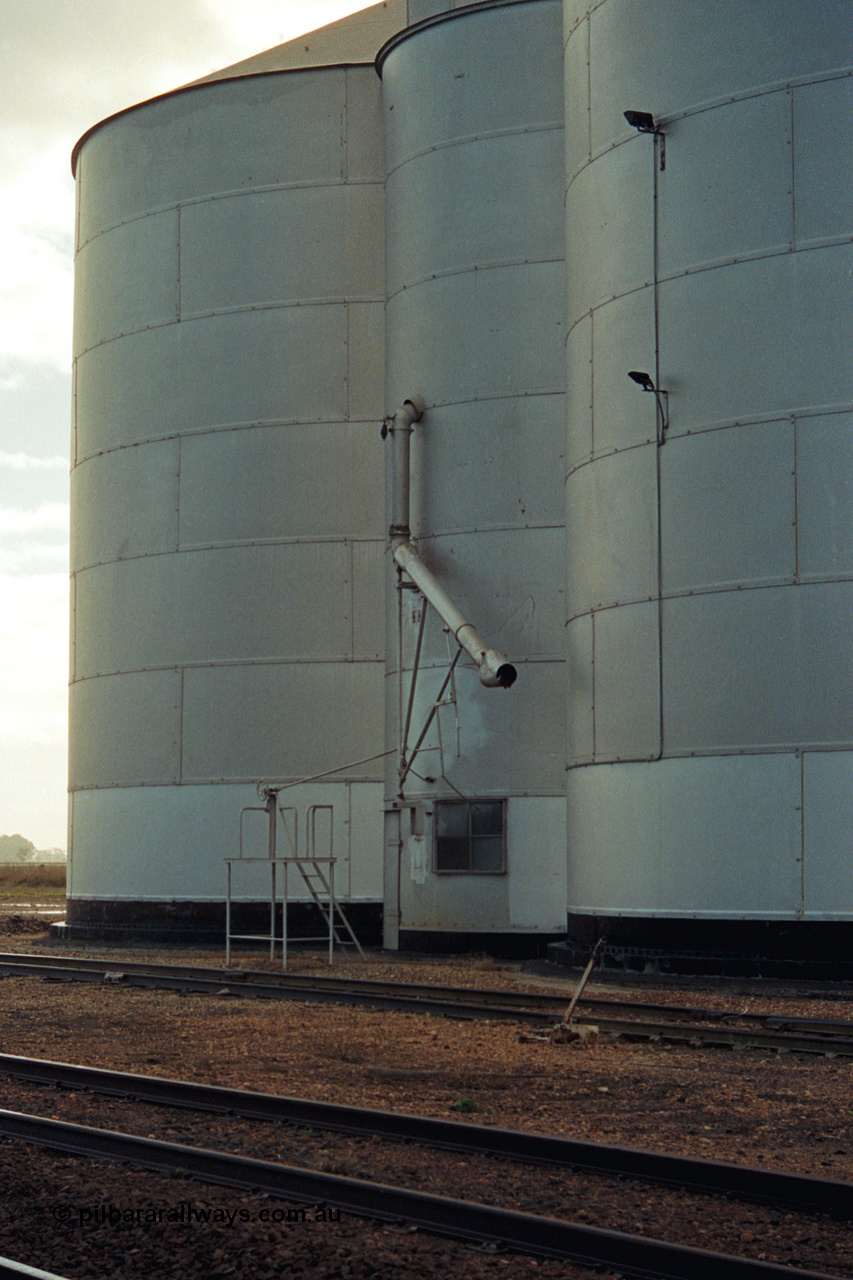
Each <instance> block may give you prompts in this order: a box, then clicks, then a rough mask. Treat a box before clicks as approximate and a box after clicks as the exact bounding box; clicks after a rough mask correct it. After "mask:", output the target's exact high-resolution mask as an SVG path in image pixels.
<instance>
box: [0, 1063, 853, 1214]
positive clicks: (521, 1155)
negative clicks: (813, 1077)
mask: <svg viewBox="0 0 853 1280" xmlns="http://www.w3.org/2000/svg"><path fill="white" fill-rule="evenodd" d="M3 1073H5V1074H6V1075H8V1076H12V1077H14V1078H16V1079H21V1080H27V1081H30V1082H33V1083H36V1084H44V1085H49V1086H59V1087H61V1088H67V1089H74V1090H76V1091H79V1090H89V1091H91V1092H93V1093H98V1094H106V1095H108V1096H113V1097H115V1096H118V1097H123V1098H131V1099H133V1100H135V1101H139V1102H147V1103H152V1104H155V1105H158V1106H170V1107H182V1108H185V1109H190V1110H194V1111H205V1112H213V1113H215V1114H220V1115H236V1116H242V1117H244V1118H246V1119H251V1120H260V1121H263V1122H265V1123H286V1124H291V1125H298V1126H301V1127H308V1128H316V1129H330V1130H334V1131H336V1132H339V1133H349V1134H355V1135H358V1136H369V1137H381V1138H386V1139H393V1140H396V1141H403V1142H413V1143H419V1144H421V1145H422V1146H430V1147H440V1148H444V1149H450V1150H454V1151H462V1152H465V1153H466V1154H469V1155H489V1156H499V1157H503V1158H505V1159H511V1160H518V1161H524V1162H526V1163H534V1164H549V1165H558V1166H560V1167H562V1168H566V1169H571V1170H572V1171H583V1172H588V1173H596V1174H603V1175H606V1176H609V1177H618V1178H633V1179H635V1180H637V1181H642V1182H654V1183H663V1184H666V1185H669V1186H677V1187H681V1188H688V1189H690V1190H694V1191H699V1192H703V1193H706V1194H707V1193H711V1194H717V1195H723V1196H736V1197H738V1198H739V1199H743V1200H750V1201H759V1202H762V1203H769V1204H773V1205H780V1206H785V1207H788V1208H794V1209H798V1210H800V1211H807V1212H814V1211H817V1212H820V1213H829V1214H833V1215H835V1216H836V1217H840V1218H849V1217H853V1185H851V1184H850V1183H848V1182H840V1181H838V1180H835V1179H826V1178H818V1177H814V1176H812V1175H809V1174H792V1173H777V1172H774V1171H772V1170H769V1169H759V1168H751V1167H749V1166H745V1165H737V1164H731V1163H726V1162H719V1161H711V1160H701V1159H694V1158H692V1157H687V1156H672V1155H665V1154H663V1153H659V1152H654V1151H644V1150H638V1149H636V1148H631V1147H621V1146H615V1145H610V1144H607V1143H598V1142H583V1141H576V1140H575V1139H572V1138H560V1137H552V1136H550V1135H547V1134H541V1133H526V1132H523V1131H521V1130H516V1129H496V1128H492V1127H490V1126H486V1125H473V1124H464V1123H462V1122H460V1121H457V1120H439V1119H434V1118H432V1117H428V1116H415V1115H408V1114H406V1113H404V1112H394V1111H377V1110H374V1109H372V1108H368V1107H349V1106H342V1105H340V1104H338V1103H329V1102H315V1101H313V1100H311V1099H306V1098H294V1097H288V1096H286V1095H285V1096H281V1095H279V1094H271V1093H260V1092H256V1091H254V1090H245V1089H232V1088H227V1087H223V1086H221V1085H208V1084H198V1083H195V1082H190V1081H185V1080H172V1079H168V1078H166V1077H163V1076H141V1075H135V1074H133V1073H131V1072H126V1071H107V1070H104V1069H103V1068H99V1067H86V1066H80V1065H78V1064H75V1063H67V1062H52V1061H49V1060H45V1059H41V1058H25V1057H17V1056H13V1055H10V1054H0V1075H2V1074H3Z"/></svg>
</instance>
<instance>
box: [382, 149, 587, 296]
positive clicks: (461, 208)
mask: <svg viewBox="0 0 853 1280" xmlns="http://www.w3.org/2000/svg"><path fill="white" fill-rule="evenodd" d="M562 149H563V135H562V130H561V129H559V128H554V127H552V128H548V129H544V130H542V131H540V132H535V133H522V134H518V133H510V134H504V135H502V136H501V135H499V136H497V137H486V138H475V139H468V138H466V139H460V141H459V142H458V144H456V145H454V146H448V147H441V148H439V149H437V150H430V151H427V152H426V153H424V154H422V155H418V156H416V157H415V158H414V159H412V160H410V161H408V162H407V163H406V164H405V165H404V166H403V167H402V168H401V169H398V170H397V171H396V172H393V173H391V174H390V175H389V178H388V204H389V210H390V211H392V214H393V217H392V219H391V220H390V221H389V226H388V235H389V237H390V238H391V239H394V238H395V237H397V236H402V235H405V237H406V244H407V250H408V251H407V253H406V256H405V258H402V257H401V256H400V255H397V254H392V255H391V258H390V264H391V266H393V268H394V274H393V275H389V279H388V293H389V295H390V296H393V295H394V294H395V293H397V292H398V291H399V290H400V289H402V288H405V287H406V286H408V285H411V284H413V283H415V282H417V281H419V280H423V279H429V278H431V277H432V276H433V275H434V274H438V273H442V272H448V271H459V270H465V271H470V270H472V269H473V268H474V267H476V266H479V268H480V269H482V268H483V267H484V266H486V265H488V264H490V263H507V262H518V261H524V260H525V259H526V258H528V257H529V255H530V250H531V245H535V246H536V252H537V253H538V254H539V255H541V257H542V258H545V259H558V260H562V258H563V256H564V254H565V226H564V223H563V219H562V218H561V217H559V216H558V214H559V210H558V208H557V207H556V206H555V204H554V202H553V201H541V202H538V203H535V202H533V201H529V200H507V191H512V190H517V191H525V190H529V189H530V188H531V187H533V188H536V187H540V186H541V185H542V181H543V174H546V173H554V172H555V171H559V169H560V168H561V167H562V154H563V151H562ZM436 210H441V214H442V216H441V217H435V216H430V211H432V212H433V215H434V212H435V211H436Z"/></svg>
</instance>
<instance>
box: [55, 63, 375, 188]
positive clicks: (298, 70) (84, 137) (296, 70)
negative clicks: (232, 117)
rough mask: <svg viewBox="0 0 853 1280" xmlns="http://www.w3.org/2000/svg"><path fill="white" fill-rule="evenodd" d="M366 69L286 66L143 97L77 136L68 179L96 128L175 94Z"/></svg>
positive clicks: (329, 65)
mask: <svg viewBox="0 0 853 1280" xmlns="http://www.w3.org/2000/svg"><path fill="white" fill-rule="evenodd" d="M369 66H370V63H369V62H330V63H325V64H324V65H323V66H319V67H288V68H286V69H282V70H277V71H250V72H247V73H246V74H245V75H241V76H223V77H222V79H221V80H201V81H193V82H192V83H191V84H183V85H180V86H179V88H177V89H167V90H166V91H165V92H164V93H155V94H154V97H153V98H145V99H144V100H143V101H142V102H134V103H133V105H132V106H129V107H122V108H121V109H120V110H119V111H114V112H113V114H112V115H111V116H105V117H104V119H103V120H99V121H98V122H97V124H93V125H91V126H90V127H89V128H88V129H87V130H86V132H85V133H82V134H81V135H80V137H79V138H78V139H77V141H76V142H75V144H74V147H73V149H72V152H71V174H72V177H74V178H76V177H77V161H78V160H79V158H80V152H81V151H82V149H83V147H84V145H85V144H86V143H87V142H88V141H89V139H90V138H91V137H92V135H93V134H94V133H97V132H98V130H99V129H103V128H104V126H105V125H108V124H112V123H113V121H114V120H120V119H121V117H122V116H128V115H130V114H131V113H132V112H134V111H142V110H143V109H144V108H145V107H150V106H153V105H154V103H155V102H165V101H166V99H167V98H176V97H178V95H179V94H183V93H195V92H200V91H203V90H205V89H215V88H217V87H218V86H220V85H223V84H236V83H237V82H238V81H240V80H258V79H260V78H261V77H262V76H292V75H304V74H305V73H306V72H308V73H310V72H315V71H346V70H348V69H349V68H350V67H369Z"/></svg>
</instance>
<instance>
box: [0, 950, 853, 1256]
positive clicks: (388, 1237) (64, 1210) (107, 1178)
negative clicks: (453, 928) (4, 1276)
mask: <svg viewBox="0 0 853 1280" xmlns="http://www.w3.org/2000/svg"><path fill="white" fill-rule="evenodd" d="M0 947H2V949H5V950H18V951H27V950H40V951H41V950H48V951H52V952H56V953H58V954H62V955H67V954H72V953H73V950H74V949H73V948H68V947H64V946H63V947H59V946H56V945H53V944H49V943H45V942H44V941H43V939H42V938H41V937H40V936H39V935H20V936H16V935H6V936H4V937H3V938H2V939H0ZM78 953H79V954H89V955H91V954H93V952H92V950H89V951H88V952H83V951H79V952H78ZM97 954H99V955H115V956H116V957H117V958H119V959H122V958H123V959H133V960H143V959H155V958H156V959H158V960H163V959H165V960H167V961H168V960H171V961H173V962H174V963H177V964H184V963H198V964H203V965H221V963H222V956H221V954H220V953H211V952H204V953H192V952H185V951H180V952H178V951H172V952H168V953H165V954H158V955H156V956H155V955H154V954H152V953H150V952H143V951H142V950H138V949H137V950H132V951H122V952H109V951H107V950H99V951H98V952H97ZM239 963H240V965H241V967H246V968H253V969H264V968H268V967H269V965H268V964H267V963H266V962H264V961H263V960H261V959H260V958H258V957H257V956H252V957H251V958H248V959H241V960H240V962H239ZM292 968H297V969H299V970H301V971H303V972H316V973H326V972H328V967H327V966H326V965H324V964H323V963H322V962H321V961H320V960H318V959H312V958H310V957H301V958H299V959H298V960H297V961H296V962H295V964H294V965H293V966H292ZM335 972H336V973H340V974H345V975H346V976H352V977H360V976H368V975H369V976H370V977H375V978H386V977H390V978H396V979H398V980H400V981H426V982H429V981H434V982H437V983H438V982H440V983H452V984H458V985H471V986H490V987H507V988H511V989H514V990H523V989H545V990H549V991H553V990H558V991H565V992H566V993H567V995H568V994H569V993H570V991H571V979H570V978H569V976H568V975H565V974H562V973H560V972H559V971H558V973H557V976H556V977H550V978H546V977H543V976H540V975H538V974H531V973H529V972H527V973H526V972H524V971H523V970H522V967H521V966H518V965H513V964H507V963H504V962H495V961H492V960H488V959H483V958H471V959H466V960H458V959H457V960H448V961H437V960H423V959H419V960H412V959H403V960H398V959H396V958H393V957H385V956H379V955H377V956H372V957H370V958H369V959H368V961H367V962H366V963H361V962H358V963H354V962H353V961H350V960H347V961H345V962H344V963H342V964H341V965H340V967H336V970H335ZM619 994H620V996H625V995H630V994H632V989H631V988H630V987H628V988H625V987H623V988H622V989H621V990H620V992H619ZM634 994H638V997H639V998H646V999H654V1000H655V1001H657V1002H661V1001H669V1002H672V1003H679V1004H681V1003H694V1002H695V1003H697V1004H699V1005H702V1006H706V1007H707V1006H716V1007H727V1008H731V1007H735V1008H739V1009H745V1008H747V1007H748V1008H750V1009H762V1010H764V1009H767V1010H770V1011H775V1012H781V1011H782V1010H784V1011H785V1012H787V1013H789V1014H793V1013H797V1014H802V1015H804V1016H809V1015H815V1016H817V1015H828V1016H831V1017H835V1018H838V1017H844V1016H845V1015H846V1012H847V1008H846V1000H847V994H848V993H847V992H846V991H845V990H844V989H843V988H837V989H834V990H832V991H831V992H827V993H826V994H827V995H828V996H829V997H831V998H828V999H824V998H821V997H822V993H821V992H819V991H818V990H816V989H815V988H813V987H809V988H802V989H797V988H792V987H786V988H783V987H781V986H779V985H778V984H776V985H772V984H770V985H768V984H763V985H762V984H756V983H751V984H736V983H728V984H708V983H705V984H703V985H702V989H701V991H699V990H697V991H695V992H690V991H687V990H684V989H680V990H678V991H677V992H676V991H672V990H667V989H664V990H661V989H655V990H654V991H653V992H652V991H650V990H648V989H644V990H642V991H641V992H638V993H637V992H634ZM0 1025H2V1027H3V1031H4V1034H3V1040H2V1049H3V1051H4V1052H7V1053H24V1054H29V1055H31V1056H34V1057H50V1058H57V1059H61V1060H64V1061H76V1062H83V1063H87V1064H90V1065H93V1066H104V1067H113V1068H116V1069H119V1070H128V1071H137V1072H143V1073H150V1074H157V1075H164V1076H173V1077H180V1078H184V1079H189V1080H204V1081H206V1082H210V1083H214V1084H222V1085H231V1086H236V1087H244V1088H254V1089H261V1090H265V1091H269V1092H273V1093H287V1094H295V1095H299V1096H303V1097H311V1098H316V1099H320V1100H324V1101H337V1102H345V1103H353V1104H359V1105H365V1106H373V1107H381V1108H384V1109H388V1110H397V1111H408V1112H416V1113H420V1114H424V1115H435V1116H442V1117H450V1118H456V1119H465V1120H469V1121H470V1122H471V1123H474V1124H478V1123H484V1124H494V1125H502V1126H505V1127H509V1128H518V1129H530V1130H537V1131H540V1132H546V1133H554V1134H563V1135H566V1136H571V1137H578V1138H586V1139H591V1140H595V1141H605V1142H616V1143H623V1144H626V1145H631V1146H639V1147H649V1148H654V1149H656V1150H662V1151H670V1152H673V1153H677V1154H687V1155H696V1156H704V1157H708V1158H716V1159H728V1160H733V1161H737V1162H739V1163H743V1164H754V1165H761V1166H763V1167H766V1168H771V1167H772V1168H778V1169H789V1170H795V1171H799V1172H804V1173H813V1174H817V1175H820V1176H823V1177H833V1178H840V1179H844V1180H853V1133H851V1127H850V1126H851V1123H853V1075H852V1074H851V1073H853V1064H850V1063H849V1062H847V1061H845V1060H843V1059H826V1058H815V1059H812V1058H806V1057H799V1056H795V1055H785V1056H779V1055H776V1054H768V1053H764V1052H757V1051H742V1052H733V1051H729V1050H704V1049H703V1050H697V1049H688V1048H674V1047H667V1046H652V1045H642V1044H622V1043H618V1042H617V1043H606V1042H602V1043H601V1044H600V1045H599V1046H598V1047H597V1048H574V1047H571V1046H554V1045H551V1044H549V1043H546V1042H543V1041H538V1040H531V1039H530V1038H529V1035H522V1034H520V1029H519V1028H518V1027H515V1026H512V1025H511V1024H506V1023H503V1022H496V1023H467V1022H461V1021H458V1022H457V1021H451V1020H446V1019H441V1020H439V1019H434V1018H429V1017H425V1016H420V1015H415V1014H392V1013H381V1012H374V1011H370V1010H365V1009H349V1008H345V1007H343V1006H336V1005H316V1006H311V1005H304V1004H301V1005H288V1004H285V1003H282V1004H278V1003H275V1004H273V1003H271V1002H266V1001H254V1000H246V999H242V998H217V997H211V996H195V995H188V996H181V995H179V994H177V993H172V992H157V991H144V990H136V989H123V988H121V986H119V985H116V984H110V985H107V986H103V987H101V986H98V987H92V986H88V985H85V986H84V985H80V986H76V985H73V986H68V985H64V984H63V985H61V986H60V985H59V984H55V983H50V982H45V981H44V980H41V979H23V978H6V979H4V980H2V981H0ZM0 1097H2V1098H3V1101H2V1104H0V1105H2V1106H3V1107H5V1108H7V1109H12V1110H21V1111H31V1112H33V1113H37V1114H42V1115H48V1116H54V1117H56V1118H59V1119H67V1120H74V1121H79V1122H82V1123H88V1124H95V1125H101V1126H103V1127H105V1128H122V1129H125V1130H127V1131H129V1132H137V1133H143V1134H146V1135H150V1136H156V1137H162V1138H165V1139H167V1140H170V1141H177V1142H185V1143H189V1144H191V1145H199V1146H211V1147H215V1148H220V1149H227V1150H232V1151H236V1152H240V1153H242V1154H247V1155H254V1156H259V1157H261V1158H264V1159H274V1160H279V1161H281V1162H283V1163H288V1164H296V1165H300V1164H303V1165H306V1166H311V1167H314V1168H319V1169H323V1170H326V1171H329V1172H335V1173H348V1174H352V1175H354V1176H359V1177H369V1178H373V1179H375V1180H377V1181H397V1182H400V1183H403V1184H405V1185H410V1186H415V1187H418V1188H419V1189H423V1190H428V1191H435V1192H440V1193H444V1194H448V1195H454V1196H463V1197H465V1198H468V1199H471V1200H479V1201H483V1202H486V1203H495V1204H498V1203H500V1204H507V1205H509V1206H511V1207H513V1208H517V1209H520V1210H524V1211H529V1212H535V1213H544V1214H550V1215H553V1216H557V1217H565V1218H572V1219H576V1220H579V1221H582V1222H586V1223H588V1224H589V1225H593V1226H602V1227H607V1228H615V1229H619V1230H623V1231H629V1232H633V1233H637V1234H647V1235H650V1236H661V1237H663V1238H667V1239H672V1240H679V1241H686V1242H689V1243H691V1244H694V1245H697V1246H699V1247H707V1248H711V1249H720V1250H724V1251H728V1252H733V1253H734V1252H737V1253H742V1254H744V1255H749V1256H752V1257H756V1258H763V1259H766V1260H768V1261H775V1262H782V1263H786V1264H787V1265H790V1266H799V1267H802V1268H810V1269H812V1270H815V1271H820V1272H826V1273H827V1274H834V1275H841V1276H845V1275H846V1276H850V1275H853V1241H851V1236H853V1233H851V1231H850V1228H849V1224H843V1223H842V1224H839V1223H836V1222H833V1221H832V1220H830V1219H828V1218H826V1217H809V1216H800V1215H796V1214H788V1213H780V1212H778V1211H772V1210H769V1209H767V1208H764V1207H762V1206H755V1205H738V1204H735V1203H733V1202H731V1201H717V1200H715V1199H713V1198H707V1197H696V1196H692V1195H688V1194H686V1193H678V1192H674V1191H662V1190H659V1189H655V1188H649V1187H642V1186H634V1185H632V1184H629V1183H619V1184H613V1183H611V1182H607V1181H605V1180H603V1179H598V1178H595V1177H592V1176H585V1177H581V1176H576V1175H567V1174H565V1173H562V1172H556V1171H554V1170H550V1169H547V1168H537V1167H533V1168H525V1167H523V1166H518V1165H515V1164H511V1163H504V1162H502V1161H497V1160H483V1159H466V1158H465V1157H463V1156H461V1155H459V1154H458V1153H457V1154H452V1153H438V1152H428V1151H421V1150H419V1149H415V1148H413V1147H411V1146H404V1145H397V1144H393V1143H383V1142H380V1141H378V1140H374V1139H370V1140H367V1139H365V1140H356V1139H347V1138H343V1137H337V1136H332V1135H328V1134H323V1133H318V1132H309V1131H305V1130H298V1129H291V1128H289V1127H288V1126H275V1127H269V1126H262V1125H257V1124H253V1123H250V1122H247V1121H238V1120H235V1119H233V1118H232V1119H225V1120H221V1119H215V1118H210V1117H205V1116H199V1115H196V1114H194V1113H188V1112H180V1111H175V1110H172V1111H168V1110H166V1109H160V1108H152V1107H147V1106H146V1107H141V1106H134V1107H130V1106H128V1104H126V1103H121V1102H116V1101H110V1100H99V1099H94V1098H91V1097H90V1096H89V1095H86V1094H76V1093H70V1092H57V1091H50V1090H45V1089H41V1088H38V1087H37V1086H30V1085H23V1084H19V1083H16V1082H13V1081H4V1082H3V1083H2V1085H0ZM0 1180H2V1181H0V1185H1V1186H2V1188H3V1200H2V1207H0V1254H4V1255H6V1256H9V1257H17V1258H21V1259H22V1260H25V1261H27V1262H29V1263H30V1264H31V1265H34V1266H39V1267H43V1268H45V1269H47V1270H53V1271H56V1272H58V1273H59V1274H61V1275H65V1276H68V1277H71V1280H77V1277H80V1278H82V1277H89V1276H110V1277H112V1276H118V1275H121V1276H124V1277H128V1278H129V1280H135V1277H137V1276H138V1277H147V1278H151V1277H160V1276H163V1277H166V1276H169V1277H171V1276H177V1275H180V1276H182V1277H184V1276H185V1277H196V1276H199V1277H200V1276H205V1277H210V1278H214V1277H220V1276H222V1277H224V1276H231V1275H234V1276H251V1277H259V1278H260V1280H264V1277H267V1276H270V1277H272V1276H276V1277H278V1276H289V1275H300V1276H306V1277H317V1278H318V1280H319V1278H320V1277H322V1278H323V1280H337V1277H354V1278H360V1277H365V1278H368V1277H386V1276H388V1277H394V1278H395V1280H396V1277H401V1280H408V1278H409V1277H410V1276H411V1277H412V1278H414V1277H415V1276H417V1277H418V1280H421V1278H422V1277H423V1276H425V1275H433V1274H441V1275H443V1276H445V1277H447V1280H457V1278H461V1277H472V1278H475V1277H492V1276H495V1275H501V1276H504V1275H511V1276H516V1275H519V1276H526V1275H534V1276H541V1277H552V1276H554V1277H556V1276H560V1277H569V1278H574V1277H582V1276H586V1277H589V1276H591V1275H592V1274H593V1273H592V1272H590V1271H587V1270H585V1269H583V1268H580V1267H575V1266H571V1265H567V1264H562V1263H557V1262H555V1261H549V1260H545V1259H533V1258H519V1257H510V1256H507V1255H503V1254H500V1253H495V1252H492V1251H483V1250H475V1249H472V1248H470V1247H468V1246H466V1245H464V1244H457V1243H454V1242H449V1241H445V1240H439V1239H436V1238H431V1237H428V1236H426V1235H423V1234H421V1233H413V1232H411V1231H409V1230H408V1229H407V1228H406V1227H405V1225H403V1224H398V1225H396V1226H392V1227H381V1226H378V1225H377V1224H375V1223H370V1222H366V1221H363V1220H360V1219H356V1218H352V1217H347V1216H346V1215H341V1220H340V1221H339V1222H338V1221H328V1220H327V1221H323V1220H322V1219H321V1220H317V1221H311V1220H310V1219H311V1216H312V1215H311V1214H310V1212H309V1214H308V1218H309V1220H308V1221H305V1222H301V1221H289V1222H288V1221H287V1220H286V1217H283V1215H286V1213H287V1206H285V1205H283V1204H282V1203H281V1202H279V1201H275V1200H266V1199H262V1198H259V1197H252V1196H243V1195H241V1194H240V1193H238V1192H233V1191H229V1190H226V1189H217V1188H214V1187H210V1186H204V1185H202V1184H200V1183H198V1182H193V1181H190V1180H188V1179H186V1178H183V1177H178V1176H168V1177H164V1176H159V1175H154V1174H150V1173H147V1172H145V1171H142V1170H138V1169H135V1168H131V1167H129V1166H120V1165H115V1164H109V1163H107V1162H101V1161H93V1160H82V1159H77V1158H74V1157H70V1156H65V1155H58V1154H56V1153H51V1152H49V1151H45V1150H40V1149H38V1148H34V1147H30V1146H28V1145H27V1144H24V1143H21V1142H18V1141H11V1140H5V1141H0ZM276 1215H278V1217H277V1218H276ZM598 1274H602V1273H598ZM604 1274H606V1273H604Z"/></svg>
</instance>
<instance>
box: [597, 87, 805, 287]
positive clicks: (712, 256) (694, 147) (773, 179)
mask: <svg viewBox="0 0 853 1280" xmlns="http://www.w3.org/2000/svg"><path fill="white" fill-rule="evenodd" d="M677 138H678V140H677V144H676V139H675V137H673V141H672V146H670V147H669V148H668V149H667V157H666V169H665V171H664V172H663V173H662V174H659V175H658V184H659V191H660V207H659V221H658V246H659V264H658V269H659V272H660V274H661V276H667V275H675V274H677V273H678V272H679V271H683V270H685V268H687V267H695V266H698V265H699V264H701V263H708V262H714V261H716V260H718V259H721V258H731V257H733V256H736V257H742V256H743V255H744V254H749V253H757V252H759V251H761V250H766V249H769V248H781V247H788V246H789V245H790V244H791V243H792V242H793V238H794V229H793V218H794V208H793V204H792V201H791V97H790V94H789V93H788V92H786V91H785V90H782V91H780V92H779V93H769V94H764V95H762V96H761V97H759V98H749V99H747V100H746V101H745V102H733V103H731V104H730V105H728V106H724V107H718V108H717V109H716V110H715V111H707V112H703V113H702V114H700V115H697V116H691V117H690V118H689V119H687V120H682V121H680V122H679V124H678V134H677ZM723 139H725V145H724V146H722V145H721V142H722V140H723ZM759 140H760V141H759ZM633 146H634V148H635V149H636V150H637V152H642V153H643V154H644V157H645V161H646V169H647V171H648V170H650V169H651V164H650V163H649V149H650V144H649V141H648V139H647V138H639V137H638V138H637V140H636V142H635V143H634V144H633ZM622 149H624V148H622ZM747 173H748V174H749V181H744V175H745V174H747ZM711 210H713V216H709V211H711Z"/></svg>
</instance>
